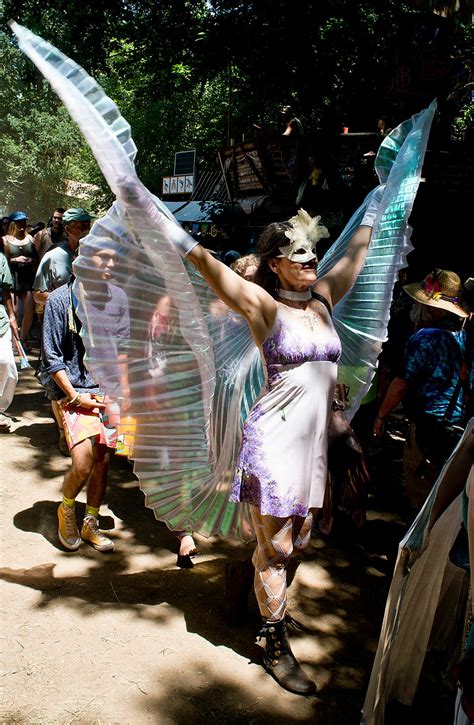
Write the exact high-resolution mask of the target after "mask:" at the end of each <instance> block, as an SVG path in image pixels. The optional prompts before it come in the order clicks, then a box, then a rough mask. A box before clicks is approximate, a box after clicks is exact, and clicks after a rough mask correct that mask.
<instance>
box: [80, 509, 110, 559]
mask: <svg viewBox="0 0 474 725" xmlns="http://www.w3.org/2000/svg"><path fill="white" fill-rule="evenodd" d="M81 537H82V538H83V539H84V541H88V542H89V543H90V544H92V546H93V547H94V549H97V551H112V549H113V548H114V542H113V541H112V540H111V539H109V537H108V536H106V535H105V534H104V533H103V532H102V531H101V530H100V529H99V524H98V521H97V519H96V518H95V516H86V517H85V519H84V523H83V524H82V530H81Z"/></svg>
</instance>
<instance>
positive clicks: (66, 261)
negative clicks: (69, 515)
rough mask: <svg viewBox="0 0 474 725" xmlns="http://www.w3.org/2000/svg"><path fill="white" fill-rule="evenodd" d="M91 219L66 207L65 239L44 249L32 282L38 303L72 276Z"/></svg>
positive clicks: (55, 408) (54, 404)
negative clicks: (73, 264) (47, 249)
mask: <svg viewBox="0 0 474 725" xmlns="http://www.w3.org/2000/svg"><path fill="white" fill-rule="evenodd" d="M91 221H92V216H91V215H90V214H89V212H88V211H87V210H86V209H83V208H81V207H76V208H73V209H67V210H66V211H65V212H64V215H63V224H64V231H65V234H66V241H64V242H62V243H61V244H59V245H58V246H57V247H53V248H52V249H51V250H50V251H48V252H46V254H45V255H44V257H43V258H42V260H41V262H40V264H39V267H38V271H37V273H36V277H35V280H34V283H33V296H34V300H35V302H36V303H37V304H38V305H45V304H46V300H47V299H48V297H49V295H50V294H51V292H53V290H55V289H58V288H59V287H61V286H62V285H64V284H67V283H68V282H69V280H70V279H71V276H72V263H73V260H74V258H75V256H76V253H77V250H78V247H79V242H80V240H81V239H82V238H83V237H85V236H86V235H87V234H88V232H89V229H90V226H91ZM47 394H48V393H47ZM51 406H52V410H53V415H54V419H55V421H56V424H57V426H58V431H59V443H58V445H59V451H60V453H62V455H64V456H69V448H68V446H67V443H66V438H65V435H64V430H63V427H62V423H61V417H60V412H59V407H58V404H57V402H56V401H55V400H51Z"/></svg>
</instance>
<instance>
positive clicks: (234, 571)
mask: <svg viewBox="0 0 474 725" xmlns="http://www.w3.org/2000/svg"><path fill="white" fill-rule="evenodd" d="M254 574H255V569H254V566H253V564H252V558H251V557H249V558H248V559H245V561H236V562H231V563H229V564H227V565H226V568H225V614H226V619H227V621H228V622H229V624H232V625H233V626H234V627H241V626H242V625H244V624H245V623H246V621H247V614H248V598H249V594H250V590H251V589H252V586H253V578H254Z"/></svg>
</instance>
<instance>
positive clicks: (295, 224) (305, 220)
mask: <svg viewBox="0 0 474 725" xmlns="http://www.w3.org/2000/svg"><path fill="white" fill-rule="evenodd" d="M320 219H321V217H320V216H314V217H311V216H310V215H309V214H308V212H307V211H305V210H304V209H299V210H298V213H297V214H296V215H295V216H293V217H291V219H290V220H289V222H290V224H291V227H292V228H291V230H288V231H287V232H285V236H286V237H288V239H290V240H291V241H292V242H301V243H304V242H305V241H306V240H308V239H309V241H310V242H314V243H316V242H319V240H320V239H327V237H329V232H328V230H327V228H326V227H325V226H324V225H323V224H320V223H319V220H320Z"/></svg>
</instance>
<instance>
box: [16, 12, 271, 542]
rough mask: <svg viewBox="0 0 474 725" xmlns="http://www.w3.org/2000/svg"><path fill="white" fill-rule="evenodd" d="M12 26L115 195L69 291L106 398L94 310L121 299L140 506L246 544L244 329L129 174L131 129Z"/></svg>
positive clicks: (257, 372) (78, 77) (108, 330)
mask: <svg viewBox="0 0 474 725" xmlns="http://www.w3.org/2000/svg"><path fill="white" fill-rule="evenodd" d="M10 25H11V28H12V30H13V31H14V32H15V34H16V35H17V37H18V40H19V45H20V48H21V49H22V50H23V51H24V52H25V53H26V54H27V55H28V56H29V57H30V58H31V60H32V61H33V62H34V63H35V64H36V65H37V67H38V68H39V70H40V71H41V72H42V73H43V75H44V76H45V77H46V79H47V80H48V81H49V82H50V83H51V85H52V87H53V88H54V89H55V91H56V92H57V93H58V95H59V96H60V98H61V100H62V101H63V103H64V105H65V106H66V108H67V109H68V111H69V112H70V114H71V116H72V118H73V119H74V120H75V121H76V122H77V124H78V125H79V127H80V129H81V131H82V133H83V134H84V136H85V138H86V141H87V142H88V144H89V146H90V147H91V149H92V151H93V153H94V155H95V157H96V159H97V162H98V164H99V166H100V168H101V170H102V172H103V174H104V176H105V178H106V179H107V182H108V184H109V186H110V188H111V189H112V191H113V193H114V194H115V196H116V201H115V203H114V204H113V206H112V208H111V209H110V210H109V211H108V213H107V214H106V215H105V216H104V217H103V218H101V219H100V220H98V221H97V222H95V224H94V225H93V227H92V230H91V233H90V234H89V235H88V236H87V237H86V238H85V239H83V240H82V241H81V246H80V254H79V256H78V259H77V261H76V263H75V265H74V271H75V274H76V278H77V281H76V284H75V292H76V295H77V298H78V314H79V317H80V319H81V321H82V336H83V340H84V346H85V349H86V362H87V365H88V367H89V369H90V371H91V373H92V374H93V376H94V378H95V379H96V381H97V382H98V383H99V385H100V386H101V387H102V388H103V389H104V390H105V392H106V393H108V395H109V396H110V397H111V398H112V399H114V398H116V397H117V381H118V380H120V375H121V372H120V365H119V360H118V350H117V347H116V345H115V344H114V342H113V330H114V323H113V320H110V319H107V318H106V316H105V313H103V312H101V310H103V309H105V304H104V303H105V301H106V298H107V299H109V298H110V296H111V295H115V296H116V297H117V300H120V301H122V300H123V299H124V296H125V297H126V300H127V304H128V311H129V317H130V330H131V333H130V339H129V341H128V345H127V359H128V363H127V368H128V378H129V386H130V397H131V403H132V408H131V414H132V416H133V418H134V419H135V421H136V427H135V433H134V441H133V460H134V462H135V463H134V471H135V473H136V474H137V476H138V478H139V481H140V486H141V488H142V490H143V491H144V493H145V498H146V504H147V505H148V506H150V507H151V508H152V509H153V511H154V513H155V516H156V517H157V518H158V519H160V520H163V521H165V522H166V523H167V525H168V526H169V527H170V528H172V529H175V530H176V529H185V528H192V529H193V530H194V531H197V532H199V533H202V534H204V535H212V534H222V535H225V536H237V537H240V538H243V539H249V538H251V537H252V533H251V527H250V525H249V522H248V512H247V507H246V506H243V505H242V506H235V505H234V504H231V503H229V501H228V499H229V491H230V485H231V476H232V470H233V462H234V460H235V457H236V452H237V449H238V446H239V440H240V428H241V421H242V418H243V417H245V414H246V410H247V409H248V407H249V405H250V404H251V402H252V400H253V399H254V398H255V397H256V395H257V393H258V390H259V388H260V386H261V384H262V379H263V378H262V369H261V365H260V364H259V357H258V352H257V349H256V347H255V345H254V343H253V342H252V340H251V337H250V334H249V331H248V327H247V325H246V323H244V322H243V320H241V319H239V318H237V317H236V316H235V315H233V314H232V313H231V312H230V311H229V310H228V309H227V308H224V307H223V306H222V304H221V303H220V302H219V300H217V298H216V297H215V296H214V295H213V294H212V293H211V292H210V291H209V289H208V287H207V285H206V284H205V283H204V281H203V280H202V278H201V277H200V276H199V274H198V273H197V272H196V271H195V270H194V268H193V267H192V266H191V265H189V264H188V263H187V262H186V261H183V260H182V259H181V257H180V256H179V254H178V253H177V252H176V250H175V247H174V245H173V240H174V239H176V238H177V237H180V236H182V235H183V234H184V231H183V230H182V229H181V227H180V226H179V225H178V224H177V222H176V221H175V220H174V218H173V217H172V215H171V214H170V213H169V211H168V210H167V208H166V207H165V206H164V205H163V204H162V202H161V201H160V200H159V199H158V198H157V197H155V196H153V195H152V194H151V193H150V192H149V191H148V190H147V189H146V188H145V187H144V185H143V184H142V183H141V182H140V180H139V179H138V177H137V174H136V171H135V167H134V164H133V160H134V156H135V146H134V144H133V141H132V139H131V135H130V127H129V125H128V124H127V122H126V121H125V120H124V119H123V118H122V116H121V115H120V112H119V111H118V109H117V107H116V106H115V104H114V103H113V101H112V100H111V99H110V98H108V97H107V96H106V95H105V93H104V91H103V90H102V89H101V88H100V86H99V85H98V84H97V83H96V81H95V80H94V79H93V78H91V77H90V76H89V75H88V74H87V73H86V72H85V71H84V70H83V69H82V68H80V67H79V66H78V65H77V64H76V63H74V62H73V61H72V60H70V59H69V58H67V57H66V56H65V55H63V54H62V53H61V52H60V51H59V50H57V49H56V48H54V47H53V46H51V45H50V44H49V43H47V42H45V41H44V40H42V39H41V38H39V37H38V36H35V35H34V34H32V33H31V32H29V31H28V30H27V29H25V28H22V27H21V26H19V25H17V24H16V23H11V24H10ZM98 249H100V250H104V249H111V250H112V251H113V256H114V264H115V268H114V272H113V284H111V283H110V282H109V283H108V284H106V285H104V284H103V283H101V280H100V278H99V277H100V275H99V270H98V268H97V266H96V262H95V261H94V260H96V259H97V257H96V255H95V254H94V252H95V251H97V250H98ZM109 309H110V308H109Z"/></svg>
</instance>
